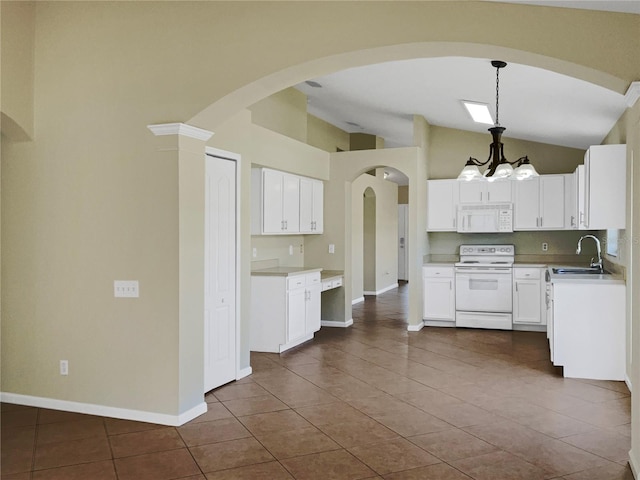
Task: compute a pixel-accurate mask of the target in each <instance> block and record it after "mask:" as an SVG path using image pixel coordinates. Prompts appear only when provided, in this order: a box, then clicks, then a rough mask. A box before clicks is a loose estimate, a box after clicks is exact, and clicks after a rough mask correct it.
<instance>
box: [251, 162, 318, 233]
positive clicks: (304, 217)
mask: <svg viewBox="0 0 640 480" xmlns="http://www.w3.org/2000/svg"><path fill="white" fill-rule="evenodd" d="M251 187H252V196H251V234H252V235H282V234H289V235H291V234H300V233H322V228H323V220H322V219H323V206H322V205H323V203H322V202H323V183H322V182H321V181H319V180H313V179H308V178H305V177H300V176H298V175H293V174H290V173H286V172H280V171H278V170H271V169H268V168H254V169H252V171H251Z"/></svg>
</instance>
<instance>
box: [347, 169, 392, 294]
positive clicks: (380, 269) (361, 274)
mask: <svg viewBox="0 0 640 480" xmlns="http://www.w3.org/2000/svg"><path fill="white" fill-rule="evenodd" d="M367 195H368V196H367ZM397 198H398V185H397V184H395V183H392V182H388V181H386V180H384V179H382V178H380V177H374V176H373V175H369V174H366V173H365V174H362V175H360V176H359V177H358V178H357V179H355V180H354V181H353V182H352V184H351V235H352V247H351V248H352V250H351V252H352V253H351V265H352V292H351V296H352V300H356V299H358V298H360V297H362V295H363V292H377V291H380V290H384V289H386V288H387V287H390V286H392V285H395V284H396V283H397V281H398V234H397V232H398V201H397ZM367 201H368V204H369V205H368V206H369V208H371V209H372V211H371V213H372V214H373V218H369V219H367V217H366V212H367ZM368 225H369V226H371V227H373V228H372V229H371V231H369V232H367V228H366V227H367V226H368ZM367 234H369V237H373V238H372V239H370V240H369V242H370V243H371V244H372V247H373V250H372V251H371V252H370V253H371V254H372V258H370V257H366V254H367V249H366V248H363V245H366V243H367V241H368V240H367Z"/></svg>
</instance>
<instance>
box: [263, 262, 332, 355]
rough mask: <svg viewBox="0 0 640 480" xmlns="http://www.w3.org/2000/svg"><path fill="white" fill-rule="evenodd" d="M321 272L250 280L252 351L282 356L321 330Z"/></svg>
mask: <svg viewBox="0 0 640 480" xmlns="http://www.w3.org/2000/svg"><path fill="white" fill-rule="evenodd" d="M321 289H322V283H321V281H320V272H319V271H316V272H311V273H303V274H300V275H289V276H284V275H262V274H260V275H257V274H253V275H252V276H251V331H250V335H251V350H253V351H257V352H273V353H281V352H284V351H285V350H288V349H290V348H292V347H295V346H296V345H299V344H301V343H303V342H306V341H307V340H311V339H312V338H313V334H314V333H315V332H317V331H318V330H319V329H320V310H321V303H320V302H321V300H320V291H321Z"/></svg>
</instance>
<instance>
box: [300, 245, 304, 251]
mask: <svg viewBox="0 0 640 480" xmlns="http://www.w3.org/2000/svg"><path fill="white" fill-rule="evenodd" d="M300 253H304V245H303V244H302V243H301V244H300Z"/></svg>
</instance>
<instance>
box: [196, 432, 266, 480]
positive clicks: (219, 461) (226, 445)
mask: <svg viewBox="0 0 640 480" xmlns="http://www.w3.org/2000/svg"><path fill="white" fill-rule="evenodd" d="M190 450H191V453H192V454H193V458H195V460H196V462H198V465H199V466H200V468H201V469H202V471H203V472H204V473H208V472H214V471H216V470H226V469H228V468H235V467H242V466H244V465H254V464H257V463H264V462H269V461H271V460H273V459H274V458H273V456H272V455H271V454H270V453H269V452H268V451H267V450H266V449H265V448H264V447H263V446H262V445H260V443H258V441H257V440H256V439H255V438H241V439H239V440H229V441H228V442H219V443H210V444H208V445H201V446H199V447H192V448H191V449H190Z"/></svg>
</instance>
